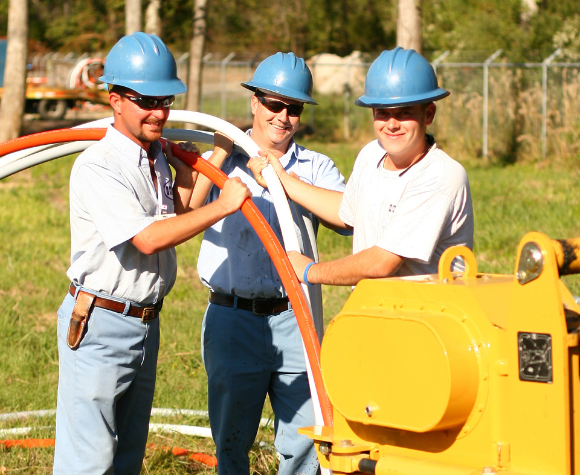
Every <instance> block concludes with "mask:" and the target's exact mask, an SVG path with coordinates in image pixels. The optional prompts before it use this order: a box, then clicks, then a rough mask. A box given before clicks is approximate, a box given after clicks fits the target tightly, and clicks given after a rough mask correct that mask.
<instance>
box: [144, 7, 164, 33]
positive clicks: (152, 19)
mask: <svg viewBox="0 0 580 475" xmlns="http://www.w3.org/2000/svg"><path fill="white" fill-rule="evenodd" d="M160 8H161V0H149V5H147V10H146V11H145V33H152V34H154V35H157V36H159V37H161V19H160V18H159V9H160Z"/></svg>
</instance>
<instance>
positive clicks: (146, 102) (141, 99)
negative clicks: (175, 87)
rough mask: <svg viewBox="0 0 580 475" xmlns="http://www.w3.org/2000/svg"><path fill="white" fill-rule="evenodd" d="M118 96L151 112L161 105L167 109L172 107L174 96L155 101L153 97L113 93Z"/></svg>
mask: <svg viewBox="0 0 580 475" xmlns="http://www.w3.org/2000/svg"><path fill="white" fill-rule="evenodd" d="M114 92H116V93H117V94H119V96H122V97H126V98H127V99H129V100H130V101H131V102H133V103H134V104H137V106H138V107H140V108H141V109H143V110H146V111H151V110H153V109H157V107H158V106H159V105H160V104H161V105H162V106H163V107H165V108H168V107H171V106H172V105H173V102H174V101H175V96H167V97H164V98H163V99H155V98H154V97H149V96H128V95H127V94H125V93H124V92H119V91H114Z"/></svg>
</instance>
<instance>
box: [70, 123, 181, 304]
mask: <svg viewBox="0 0 580 475" xmlns="http://www.w3.org/2000/svg"><path fill="white" fill-rule="evenodd" d="M150 154H151V156H152V157H153V158H154V159H155V164H154V169H155V174H156V175H157V183H158V188H159V189H158V191H157V192H156V190H155V187H154V186H153V180H152V178H151V171H150V168H149V160H148V157H147V152H145V150H143V149H142V148H141V147H140V146H139V145H137V144H136V143H135V142H133V141H132V140H130V139H129V138H128V137H126V136H125V135H123V134H121V133H120V132H119V131H117V130H116V129H115V128H113V127H109V129H108V130H107V134H106V136H105V138H103V140H101V141H99V142H98V143H96V144H95V145H92V146H91V147H89V148H88V149H87V150H85V151H84V152H83V153H82V154H81V155H79V157H78V158H77V159H76V161H75V164H74V166H73V169H72V172H71V178H70V224H71V266H70V268H69V270H68V272H67V276H68V277H69V279H70V280H71V281H74V282H76V283H77V284H79V285H81V286H83V287H86V288H88V289H92V290H94V291H97V292H102V293H105V294H108V295H111V296H113V297H116V298H119V299H124V300H131V301H133V302H136V303H139V304H149V303H155V302H157V301H159V300H161V299H162V298H163V297H164V296H165V295H167V293H168V292H169V291H170V290H171V287H172V286H173V283H174V282H175V277H176V274H177V261H176V257H175V249H173V248H172V249H168V250H166V251H161V252H158V253H156V254H153V255H150V256H148V255H145V254H143V253H142V252H140V251H139V250H138V249H137V248H136V247H135V246H134V245H133V243H132V242H131V239H132V238H133V237H134V236H135V235H136V234H138V233H139V232H140V231H142V230H143V229H145V228H146V227H147V226H149V225H150V224H152V223H153V222H154V221H155V219H156V218H155V217H154V216H155V215H161V214H171V213H173V212H174V211H173V189H172V178H171V170H170V168H169V165H168V164H167V160H166V158H165V155H163V152H162V151H161V145H160V144H159V143H158V142H153V143H152V144H151V149H150Z"/></svg>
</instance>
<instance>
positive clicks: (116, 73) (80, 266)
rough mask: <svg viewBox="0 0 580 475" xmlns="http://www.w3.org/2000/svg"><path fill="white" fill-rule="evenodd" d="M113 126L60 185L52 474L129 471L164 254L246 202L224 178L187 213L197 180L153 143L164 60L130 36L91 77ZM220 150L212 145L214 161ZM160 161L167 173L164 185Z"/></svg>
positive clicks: (166, 76) (171, 77) (171, 71)
mask: <svg viewBox="0 0 580 475" xmlns="http://www.w3.org/2000/svg"><path fill="white" fill-rule="evenodd" d="M100 79H101V80H102V81H103V82H105V83H107V84H108V87H109V91H110V93H109V101H110V104H111V107H112V108H113V115H114V124H113V126H112V127H109V128H108V129H107V133H106V136H105V137H104V138H103V139H102V140H101V141H99V142H98V143H97V144H95V145H93V146H91V147H89V148H88V149H87V150H86V151H85V152H83V153H82V154H81V155H80V156H79V157H78V158H77V160H76V161H75V164H74V166H73V169H72V172H71V179H70V220H71V266H70V268H69V270H68V272H67V276H68V277H69V279H70V281H71V284H70V286H69V288H68V291H67V294H66V297H65V299H64V301H63V303H62V305H61V307H60V309H59V311H58V350H59V385H58V399H57V415H56V444H55V457H54V469H53V470H54V473H55V474H69V473H70V474H80V473H82V474H85V475H86V474H95V475H97V474H99V475H100V474H103V473H113V471H114V473H115V474H134V475H137V474H139V473H140V470H141V465H142V461H143V455H144V453H145V444H146V441H147V435H148V427H149V416H150V413H151V405H152V402H153V393H154V389H155V371H156V365H157V352H158V348H159V318H158V317H159V312H160V311H161V308H162V305H163V298H164V297H165V296H166V295H167V294H168V293H169V291H170V290H171V288H172V286H173V283H174V282H175V277H176V269H177V262H176V255H175V249H174V247H175V246H176V245H178V244H180V243H182V242H184V241H186V240H188V239H190V238H191V237H193V236H195V235H196V234H198V233H200V232H201V231H203V230H204V229H205V228H207V227H208V226H211V225H212V224H214V223H216V222H217V221H219V220H220V219H222V218H223V217H225V216H227V215H229V214H232V213H234V212H236V211H237V210H238V209H239V207H240V206H241V204H242V202H243V201H244V200H245V199H246V198H248V197H250V193H249V191H248V188H247V187H246V186H245V185H244V184H242V183H241V182H240V181H239V180H236V179H232V180H227V181H226V183H225V186H224V191H223V193H222V194H221V196H220V198H219V199H218V200H216V201H215V202H214V203H211V204H209V205H208V206H205V207H203V208H200V209H194V208H193V206H192V203H191V196H192V189H193V186H194V184H195V181H196V178H197V173H196V172H194V171H193V169H192V168H191V167H190V166H188V165H186V164H185V163H183V162H181V161H180V160H178V159H176V158H174V157H173V156H172V154H171V152H170V150H169V149H168V150H166V154H167V159H166V157H165V155H164V154H163V151H162V149H161V145H160V143H159V142H158V139H159V138H160V137H161V133H162V132H163V126H164V125H165V123H166V121H167V119H168V117H169V108H170V106H171V104H172V103H173V100H174V99H175V94H180V93H183V92H185V91H186V87H185V84H184V83H183V82H182V81H181V80H180V79H179V78H178V77H177V75H176V65H175V60H174V58H173V55H172V54H171V52H170V51H169V49H167V47H166V46H165V44H164V43H163V42H162V41H161V40H160V39H159V38H158V37H156V36H154V35H146V34H145V33H141V32H138V33H134V34H133V35H131V36H125V37H124V38H122V39H121V40H120V41H119V42H118V43H117V44H116V45H115V46H114V47H113V49H112V50H111V51H110V53H109V55H108V57H107V61H106V64H105V70H104V75H103V76H102V77H101V78H100ZM220 154H221V155H223V156H225V155H227V152H226V151H224V150H222V149H219V148H216V151H215V155H216V156H217V157H219V156H220ZM168 162H169V163H170V164H171V165H172V166H173V167H174V168H175V172H176V174H175V180H173V178H172V173H171V169H170V168H169V164H168Z"/></svg>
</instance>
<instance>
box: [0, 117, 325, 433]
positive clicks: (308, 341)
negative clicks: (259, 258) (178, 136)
mask: <svg viewBox="0 0 580 475" xmlns="http://www.w3.org/2000/svg"><path fill="white" fill-rule="evenodd" d="M204 125H205V124H204ZM228 125H230V124H228ZM230 127H233V126H231V125H230ZM237 130H238V131H239V129H237ZM228 132H229V131H224V133H226V134H228ZM104 135H105V129H66V130H56V131H51V132H42V133H40V134H34V135H30V136H25V137H20V138H18V139H14V140H11V141H8V142H5V143H3V144H0V156H3V155H5V154H8V153H13V152H17V151H20V150H23V149H26V148H29V147H35V146H39V145H46V144H53V143H62V142H71V141H86V140H90V141H93V140H99V139H101V138H102V137H103V136H104ZM248 139H249V137H248ZM162 141H163V142H165V143H168V144H170V146H171V147H172V152H173V154H174V155H175V156H176V157H177V158H179V159H181V160H183V161H184V162H186V163H188V164H190V165H191V166H192V167H193V168H194V169H195V170H197V171H199V172H200V173H202V174H203V175H205V176H207V177H208V178H209V179H210V180H211V181H212V182H213V183H214V184H215V185H216V186H218V187H219V188H222V187H223V184H224V182H225V180H227V178H228V177H227V176H226V175H225V174H224V173H223V172H222V171H221V170H218V169H217V168H215V167H214V166H213V165H211V164H209V163H207V162H206V161H205V160H198V157H197V156H196V155H195V154H192V153H188V152H185V151H183V150H182V149H181V147H179V146H177V145H175V144H173V143H171V142H166V141H165V140H162ZM254 146H255V144H254ZM274 174H275V173H274ZM276 179H277V177H276ZM241 211H242V213H243V214H244V216H246V218H247V219H248V221H249V222H250V224H251V225H252V226H253V228H254V230H255V231H256V233H257V234H258V236H259V237H260V239H261V241H262V243H263V245H264V247H265V248H266V250H267V251H268V254H269V255H270V258H271V259H272V262H273V263H274V266H275V267H276V270H277V271H278V274H279V275H280V279H281V280H282V284H283V285H284V288H285V289H286V292H287V294H288V298H289V300H290V303H291V304H292V308H293V310H294V313H295V315H296V320H297V322H298V327H299V329H300V333H301V335H302V340H303V342H304V347H305V351H306V354H307V358H308V365H307V366H309V367H310V373H311V376H312V379H313V381H314V386H315V389H316V393H317V395H318V399H319V404H320V409H321V412H322V418H323V421H324V425H327V426H332V406H331V404H330V401H329V399H328V396H327V394H326V392H325V390H324V385H323V382H322V374H321V371H320V344H319V342H318V337H317V334H316V330H315V328H314V324H313V321H312V317H311V315H310V312H309V305H308V302H307V301H306V299H305V297H304V293H303V292H302V289H301V287H300V283H299V282H298V279H297V278H296V274H295V273H294V270H293V269H292V266H291V264H290V261H289V260H288V256H287V255H286V253H285V252H284V249H283V248H282V246H281V244H280V242H279V241H278V239H277V238H276V235H275V234H274V232H273V231H272V228H271V227H270V225H269V224H268V222H267V221H266V220H265V219H264V217H263V216H262V215H261V213H260V212H259V211H258V209H257V208H256V206H255V205H254V204H253V203H252V201H251V200H246V201H245V202H244V204H243V205H242V207H241Z"/></svg>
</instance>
